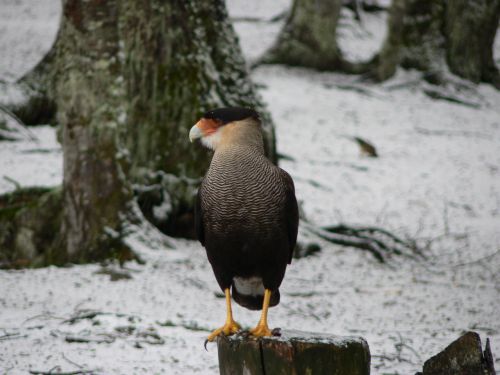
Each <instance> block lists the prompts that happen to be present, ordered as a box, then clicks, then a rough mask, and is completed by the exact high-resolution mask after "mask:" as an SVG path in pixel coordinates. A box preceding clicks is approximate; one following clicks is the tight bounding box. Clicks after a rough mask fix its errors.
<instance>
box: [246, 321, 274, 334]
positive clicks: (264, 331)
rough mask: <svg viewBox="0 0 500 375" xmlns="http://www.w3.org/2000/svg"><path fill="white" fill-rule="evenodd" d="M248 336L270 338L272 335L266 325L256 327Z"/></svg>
mask: <svg viewBox="0 0 500 375" xmlns="http://www.w3.org/2000/svg"><path fill="white" fill-rule="evenodd" d="M250 334H251V335H252V336H254V337H266V336H272V335H273V333H272V331H271V330H270V329H269V327H268V326H267V325H264V324H263V325H260V324H259V325H257V327H255V328H254V329H251V330H250Z"/></svg>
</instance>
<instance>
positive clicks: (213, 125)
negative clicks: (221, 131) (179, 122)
mask: <svg viewBox="0 0 500 375" xmlns="http://www.w3.org/2000/svg"><path fill="white" fill-rule="evenodd" d="M196 126H197V127H198V128H200V130H201V131H202V133H203V136H204V137H206V136H207V135H210V134H213V133H215V132H216V131H217V128H218V127H219V123H218V122H217V121H215V120H212V119H206V118H202V119H201V120H200V121H198V122H197V123H196Z"/></svg>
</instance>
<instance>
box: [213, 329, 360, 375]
mask: <svg viewBox="0 0 500 375" xmlns="http://www.w3.org/2000/svg"><path fill="white" fill-rule="evenodd" d="M217 348H218V351H219V369H220V374H221V375H302V374H303V375H327V374H328V375H368V374H370V350H369V348H368V344H367V343H366V341H365V340H364V339H363V338H361V337H341V336H335V335H328V334H320V333H309V332H299V331H282V332H281V336H280V337H266V338H261V339H255V338H252V337H247V336H243V335H235V336H231V337H225V336H221V337H219V338H218V340H217Z"/></svg>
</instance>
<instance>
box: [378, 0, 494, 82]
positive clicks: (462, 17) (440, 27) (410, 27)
mask: <svg viewBox="0 0 500 375" xmlns="http://www.w3.org/2000/svg"><path fill="white" fill-rule="evenodd" d="M499 13H500V1H499V0H474V1H462V0H459V1H447V0H436V1H426V0H393V2H392V6H391V9H390V11H389V20H388V33H387V38H386V40H385V43H384V46H383V47H382V50H381V52H380V54H379V55H378V57H377V59H376V61H375V62H376V64H375V66H374V69H373V75H374V77H375V78H376V79H377V80H379V81H383V80H386V79H388V78H390V77H391V76H392V75H393V74H394V73H395V71H396V68H397V67H398V66H402V67H403V68H407V69H410V68H413V69H417V70H420V71H422V72H423V73H424V74H425V76H426V77H427V79H428V80H429V81H431V82H432V83H440V82H441V81H442V79H443V75H444V71H445V69H446V66H448V67H449V69H450V71H451V72H452V73H454V74H456V75H458V76H460V77H462V78H465V79H468V80H471V81H473V82H490V83H493V84H494V85H495V86H496V87H497V88H498V87H500V86H499V74H498V69H497V67H496V66H495V63H494V60H493V42H494V39H495V34H496V31H497V27H498V18H499Z"/></svg>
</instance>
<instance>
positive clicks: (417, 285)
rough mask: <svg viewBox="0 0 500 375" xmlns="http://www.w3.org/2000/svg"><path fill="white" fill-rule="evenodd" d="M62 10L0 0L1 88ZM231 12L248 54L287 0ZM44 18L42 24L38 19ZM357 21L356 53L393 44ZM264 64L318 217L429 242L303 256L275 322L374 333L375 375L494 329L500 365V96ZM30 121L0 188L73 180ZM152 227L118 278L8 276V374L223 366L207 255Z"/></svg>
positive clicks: (243, 5)
mask: <svg viewBox="0 0 500 375" xmlns="http://www.w3.org/2000/svg"><path fill="white" fill-rule="evenodd" d="M35 3H36V8H35ZM42 3H43V4H44V5H43V6H42V5H40V4H42ZM57 4H58V1H56V0H44V1H33V0H32V1H27V0H24V1H13V0H11V1H2V2H1V3H0V29H1V31H2V33H0V47H1V49H0V50H1V52H2V53H0V80H3V81H8V82H11V81H12V80H14V79H16V78H17V77H19V76H20V75H22V74H23V73H24V72H25V71H26V70H29V68H30V67H32V66H33V65H34V64H36V62H37V61H38V60H39V59H40V58H41V57H42V56H43V51H44V50H46V49H48V48H49V47H50V45H51V43H52V40H53V38H54V35H55V33H56V29H57V27H55V26H54V25H57V24H58V17H59V15H60V9H59V8H58V6H57ZM228 6H229V11H230V13H231V15H232V16H233V17H236V18H238V19H239V20H238V21H237V23H236V30H237V31H238V33H239V34H240V36H241V42H242V47H243V51H244V53H245V55H246V56H247V58H248V59H249V60H253V59H256V58H258V56H259V55H260V54H261V53H262V52H263V51H265V49H266V48H267V47H268V46H269V45H270V44H271V43H272V41H273V39H274V38H275V36H276V33H277V32H278V31H279V29H280V27H281V26H282V21H281V22H275V23H267V22H249V21H248V20H242V19H241V17H259V18H263V19H264V20H269V19H271V18H273V17H274V16H276V15H278V14H280V13H282V12H283V11H284V10H285V9H286V8H287V7H288V6H289V1H288V0H280V1H272V2H271V1H265V0H260V1H251V2H250V1H243V0H231V1H229V4H228ZM42 8H43V9H42ZM33 12H34V14H35V16H36V22H31V20H30V17H31V16H30V17H25V16H26V15H30V14H32V13H33ZM32 16H33V15H32ZM35 16H33V17H35ZM347 16H348V14H346V18H345V19H344V20H343V24H342V25H343V26H342V28H341V30H340V31H339V35H340V37H341V41H340V44H341V46H342V47H343V49H344V51H345V53H346V55H347V56H349V57H350V58H355V59H363V58H367V57H369V56H370V55H371V54H372V53H373V52H375V51H376V50H377V48H378V46H380V44H381V42H382V40H383V34H384V17H383V16H379V17H375V16H368V15H367V16H366V17H364V21H363V22H364V24H363V29H362V31H359V30H357V28H356V27H355V25H354V24H353V23H352V22H350V21H349V20H348V17H347ZM22 17H24V18H22ZM5 46H7V47H5ZM40 46H44V47H43V48H41V47H40ZM497 46H499V43H498V41H497ZM21 49H22V50H21ZM497 50H500V48H498V47H497ZM32 51H35V52H32ZM497 56H498V52H497ZM252 74H253V78H254V80H255V81H256V82H257V83H258V84H259V86H260V87H261V94H262V96H263V97H264V99H265V101H266V102H267V104H268V107H269V110H270V111H271V113H272V115H273V117H274V120H275V122H276V127H277V129H276V130H277V135H278V148H279V151H280V153H282V154H285V155H287V156H290V157H291V158H293V159H292V160H288V159H287V160H283V161H282V163H281V164H282V167H283V168H285V169H286V170H288V171H289V172H290V173H291V174H292V176H293V177H294V179H295V183H296V188H297V195H298V198H299V200H300V201H301V202H302V205H303V208H304V211H305V213H306V215H307V217H308V219H309V220H310V221H312V222H314V223H318V224H335V223H339V222H343V223H346V224H363V225H377V226H381V227H384V228H388V229H390V230H392V231H394V232H396V233H398V234H400V235H402V236H406V235H407V236H411V237H414V238H417V239H418V240H419V241H420V243H421V244H424V243H426V242H429V243H430V245H431V246H430V248H429V249H428V250H427V251H428V252H427V254H428V260H426V261H422V262H413V261H411V262H410V261H403V260H397V259H396V260H394V261H393V263H392V264H391V265H382V264H379V263H378V262H377V261H375V260H374V259H373V258H372V257H371V256H370V255H369V254H365V253H363V252H361V251H359V250H354V249H348V248H341V247H337V246H333V245H330V244H326V243H325V244H322V245H323V249H322V251H321V252H320V253H318V254H316V255H314V256H312V257H308V258H303V259H301V260H296V261H294V263H293V264H292V265H291V266H290V268H289V270H288V272H287V275H286V277H285V280H284V283H283V286H282V302H281V303H280V305H279V306H278V307H277V308H274V309H272V310H271V312H270V324H271V325H272V326H277V327H287V328H294V329H301V330H311V331H318V332H331V333H334V334H339V335H361V336H363V337H365V338H366V339H367V341H368V343H369V345H370V349H371V352H372V355H373V358H372V373H373V374H412V373H414V372H415V371H417V370H418V369H420V368H421V366H422V364H423V361H424V360H425V359H427V358H429V357H430V356H431V355H433V354H435V353H437V352H438V351H440V350H442V349H443V348H444V347H445V346H446V345H447V344H449V343H450V342H451V341H453V340H454V339H455V338H457V337H458V336H459V335H460V334H461V333H462V332H464V331H466V330H475V331H477V332H479V333H480V334H481V336H482V338H483V339H485V338H486V337H490V339H491V344H492V350H493V353H494V356H495V358H497V359H496V367H497V369H500V272H499V270H500V93H499V92H498V91H495V90H494V89H492V88H491V87H490V86H487V85H480V86H477V87H476V88H473V89H470V90H468V91H467V92H466V95H467V99H468V100H469V101H471V102H474V103H477V105H478V107H479V108H472V107H466V106H463V105H457V104H452V103H449V102H445V101H435V100H431V99H430V98H429V97H427V96H426V95H425V94H423V89H425V88H426V87H425V86H424V85H423V84H422V83H418V82H417V83H416V84H413V82H415V81H416V79H417V75H416V74H415V73H412V72H403V71H400V72H398V74H397V76H396V77H394V78H393V79H391V80H390V81H389V82H386V83H384V84H383V85H369V84H366V83H364V84H360V83H358V82H357V81H356V80H357V77H349V76H344V75H339V74H327V73H315V72H311V71H308V70H304V69H291V68H285V67H278V66H267V67H260V68H258V69H257V70H255V71H254V72H253V73H252ZM462 95H465V94H463V93H462ZM32 131H33V132H34V133H35V135H36V137H37V139H38V140H37V141H30V140H26V141H20V142H0V192H5V191H9V190H13V189H14V188H15V184H14V183H12V181H11V180H15V181H17V182H19V183H20V184H21V185H33V184H35V183H37V184H42V185H46V186H51V185H55V184H58V183H59V182H60V181H61V178H62V176H61V157H62V155H61V151H60V147H59V146H58V144H57V142H56V140H55V131H54V129H52V128H50V127H38V128H33V129H32ZM352 136H360V137H362V138H365V139H367V140H369V141H371V142H372V143H373V144H374V145H375V146H376V147H377V150H378V151H379V154H380V158H377V159H370V158H364V157H362V156H360V154H359V149H358V146H357V145H356V144H355V143H354V142H353V141H352V140H351V139H350V138H349V137H352ZM186 139H187V138H186ZM5 177H7V179H5ZM144 233H145V234H144V235H143V236H142V237H137V238H134V239H131V241H132V242H133V244H134V245H135V246H136V247H137V248H139V249H140V251H141V252H142V253H143V254H144V257H145V258H146V259H147V263H146V264H145V265H138V264H135V263H130V264H127V265H126V269H125V270H120V269H118V268H116V267H114V266H109V267H107V268H106V272H107V271H113V270H115V271H119V272H122V273H126V276H125V277H122V278H119V280H117V281H111V277H110V276H109V275H108V274H106V273H103V272H102V271H103V267H102V266H100V265H86V266H73V267H67V268H56V267H48V268H45V269H37V270H21V271H0V374H2V375H3V374H9V375H14V374H26V373H28V370H30V369H31V370H44V371H49V370H50V369H52V368H54V367H55V366H60V367H61V369H62V370H65V371H73V370H77V369H79V366H82V367H83V368H85V369H95V372H96V374H217V373H218V367H217V352H216V348H215V346H214V345H209V350H208V352H206V351H205V350H204V349H203V341H204V339H205V337H206V336H207V334H208V330H209V329H211V328H215V327H217V326H219V325H220V324H222V323H223V319H224V314H225V313H224V301H223V299H221V296H220V292H219V290H218V288H217V285H216V282H215V279H214V277H213V275H212V271H211V269H210V266H209V265H208V262H207V260H206V257H205V254H204V250H203V249H202V248H201V246H200V245H199V244H198V243H196V242H194V241H185V240H170V241H169V243H170V246H169V245H168V244H167V243H166V242H165V241H163V240H162V238H161V237H159V236H158V234H157V233H156V232H155V231H154V230H152V229H147V228H146V229H144ZM234 310H235V311H234V312H235V316H236V318H237V320H239V321H240V323H242V324H243V325H244V326H247V327H249V326H253V325H254V324H255V323H256V322H257V320H258V313H256V312H250V311H247V310H244V309H242V308H240V307H239V306H235V307H234ZM91 312H100V313H99V314H93V313H91ZM78 339H80V340H81V339H85V340H88V341H90V342H74V341H78Z"/></svg>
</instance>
